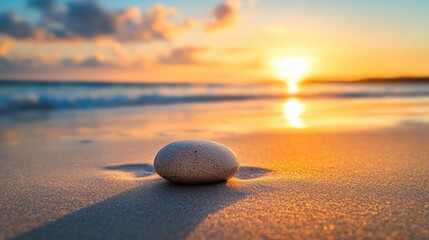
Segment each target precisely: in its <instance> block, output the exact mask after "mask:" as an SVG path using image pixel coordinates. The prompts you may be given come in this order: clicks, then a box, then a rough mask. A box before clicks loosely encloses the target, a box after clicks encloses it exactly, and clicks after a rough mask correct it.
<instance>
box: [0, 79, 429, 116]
mask: <svg viewBox="0 0 429 240" xmlns="http://www.w3.org/2000/svg"><path fill="white" fill-rule="evenodd" d="M288 97H290V96H289V95H288V94H287V91H286V87H285V86H284V85H282V84H247V85H246V84H192V83H171V84H151V83H134V84H133V83H94V82H36V81H26V82H20V81H0V113H2V114H8V113H12V112H16V111H28V110H63V109H88V108H111V107H129V106H144V105H163V104H178V103H202V102H223V101H248V100H258V99H266V100H269V99H285V98H288ZM294 97H297V98H300V99H352V98H427V97H429V84H307V85H305V86H303V87H301V89H300V92H299V93H298V94H296V95H295V96H294Z"/></svg>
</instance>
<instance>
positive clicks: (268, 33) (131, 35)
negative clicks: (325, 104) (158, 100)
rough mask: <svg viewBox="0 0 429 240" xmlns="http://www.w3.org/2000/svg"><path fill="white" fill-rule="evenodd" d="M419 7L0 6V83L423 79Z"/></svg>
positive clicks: (138, 0) (428, 54)
mask: <svg viewBox="0 0 429 240" xmlns="http://www.w3.org/2000/svg"><path fill="white" fill-rule="evenodd" d="M428 12H429V1H427V0H410V1H404V0H379V1H370V0H361V1H347V0H325V1H321V0H306V1H298V0H296V1H288V0H283V1H280V0H229V1H219V0H206V1H173V0H169V1H162V2H159V1H148V0H146V1H144V0H128V1H126V0H123V1H116V0H105V1H90V0H87V1H82V0H65V1H63V0H14V1H1V2H0V78H2V79H31V80H35V79H40V80H79V81H82V80H90V81H133V82H135V81H142V82H174V81H180V82H253V81H268V80H282V75H281V74H280V73H281V72H282V71H281V70H282V69H279V68H281V67H279V66H278V65H276V64H273V62H275V61H278V60H279V59H280V60H281V59H288V58H293V59H303V60H305V61H306V62H307V63H308V67H307V68H306V72H305V77H306V78H311V79H318V80H355V79H361V78H370V77H398V76H429V67H428V66H429V14H427V13H428Z"/></svg>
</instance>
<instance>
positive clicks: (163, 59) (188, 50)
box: [158, 47, 207, 65]
mask: <svg viewBox="0 0 429 240" xmlns="http://www.w3.org/2000/svg"><path fill="white" fill-rule="evenodd" d="M206 50H207V48H204V47H183V48H176V49H173V50H172V51H171V52H170V53H168V54H167V55H162V56H160V57H159V58H158V63H160V64H171V65H188V64H205V62H204V61H201V60H200V59H198V55H199V54H200V53H202V52H204V51H206Z"/></svg>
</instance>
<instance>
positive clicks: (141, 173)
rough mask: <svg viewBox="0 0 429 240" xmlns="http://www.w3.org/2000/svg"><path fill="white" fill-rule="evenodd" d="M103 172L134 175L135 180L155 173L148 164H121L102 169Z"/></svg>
mask: <svg viewBox="0 0 429 240" xmlns="http://www.w3.org/2000/svg"><path fill="white" fill-rule="evenodd" d="M104 169H105V170H112V171H121V172H127V173H132V174H134V177H135V178H142V177H148V176H150V175H153V174H154V173H155V169H154V168H153V166H152V165H150V164H123V165H115V166H107V167H104Z"/></svg>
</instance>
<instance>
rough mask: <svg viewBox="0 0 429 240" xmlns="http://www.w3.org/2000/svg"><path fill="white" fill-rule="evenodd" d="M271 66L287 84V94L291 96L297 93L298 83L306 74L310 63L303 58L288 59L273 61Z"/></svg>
mask: <svg viewBox="0 0 429 240" xmlns="http://www.w3.org/2000/svg"><path fill="white" fill-rule="evenodd" d="M273 65H274V66H275V67H276V68H277V71H278V75H279V77H280V78H282V79H284V80H285V81H286V82H287V84H288V92H289V93H291V94H294V93H297V92H298V82H300V81H302V79H303V78H304V77H305V76H306V75H307V74H308V68H309V66H310V61H309V60H308V59H305V58H297V57H289V58H280V59H275V60H273Z"/></svg>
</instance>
